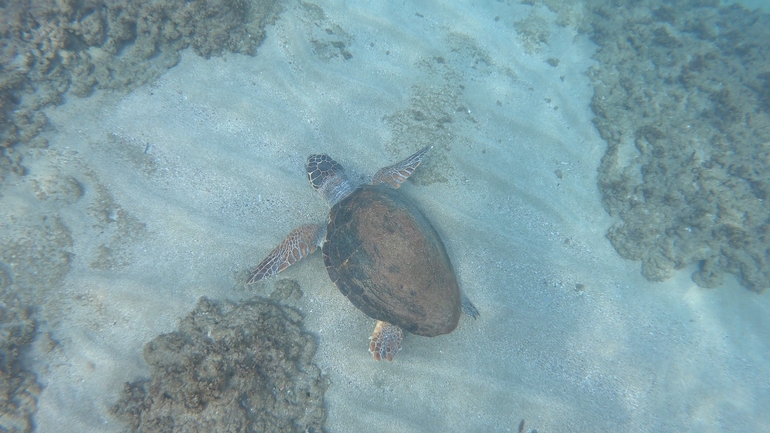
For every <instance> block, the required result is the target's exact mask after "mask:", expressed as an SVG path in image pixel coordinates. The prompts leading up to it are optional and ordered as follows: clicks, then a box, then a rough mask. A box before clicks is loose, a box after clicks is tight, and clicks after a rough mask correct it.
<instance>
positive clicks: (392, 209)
mask: <svg viewBox="0 0 770 433" xmlns="http://www.w3.org/2000/svg"><path fill="white" fill-rule="evenodd" d="M431 147H432V146H428V147H426V148H424V149H422V150H420V151H419V152H417V153H415V154H414V155H412V156H410V157H408V158H406V159H405V160H403V161H401V162H399V163H397V164H395V165H391V166H389V167H385V168H383V169H381V170H380V171H378V172H377V174H375V175H374V178H372V181H371V183H370V184H363V185H360V186H357V185H355V184H354V183H353V182H351V180H350V179H348V177H347V175H346V174H345V170H344V169H343V167H342V165H340V164H339V163H338V162H337V161H335V160H334V159H332V158H331V157H329V156H328V155H325V154H321V155H311V156H310V157H309V158H308V159H307V163H306V164H305V168H306V170H307V174H308V178H309V179H310V184H311V185H312V186H313V188H314V189H315V190H316V191H318V192H319V193H320V194H321V195H322V196H323V197H324V198H325V199H326V200H327V202H329V204H330V205H331V211H330V213H329V223H328V225H321V224H308V225H304V226H301V227H299V228H297V229H295V230H293V231H292V232H291V233H289V235H288V236H287V237H286V239H285V240H284V241H283V242H282V243H281V244H280V245H278V247H276V248H275V249H274V250H273V251H272V252H271V253H270V254H269V255H268V256H267V258H266V259H265V260H264V261H262V263H260V264H259V265H258V266H257V267H256V268H255V269H254V271H253V272H252V274H251V278H250V279H249V284H251V283H255V282H257V281H259V280H261V279H263V278H266V277H270V276H272V275H275V274H277V273H278V272H281V271H282V270H284V269H286V268H287V267H289V266H291V265H292V264H294V263H295V262H297V261H299V260H301V259H302V258H304V257H306V256H308V255H310V254H312V253H313V252H314V251H315V249H316V246H319V247H321V248H322V250H323V257H324V263H325V265H326V270H327V272H328V274H329V277H330V278H331V280H332V281H333V282H334V284H336V285H337V287H338V288H339V290H340V291H341V292H342V294H343V295H345V296H346V297H347V298H348V299H349V300H350V301H351V302H352V303H353V305H355V306H356V307H357V308H358V309H360V310H361V311H363V312H364V313H365V314H366V315H367V316H369V317H371V318H373V319H376V320H377V324H376V326H375V328H374V332H373V333H372V336H371V338H370V344H369V351H370V352H371V353H372V355H373V356H374V359H376V360H378V361H379V360H380V359H381V358H385V359H387V360H388V361H392V360H393V356H394V355H395V354H396V352H398V351H399V350H400V349H401V340H402V339H403V335H404V334H403V331H408V332H411V333H413V334H417V335H422V336H426V337H434V336H437V335H441V334H448V333H450V332H452V331H453V330H454V329H455V327H456V326H457V323H458V321H459V318H460V311H461V310H462V311H464V312H465V313H467V314H469V315H471V316H472V317H473V318H476V317H477V316H478V311H477V310H476V308H475V307H474V306H473V304H472V303H471V302H470V301H469V300H468V299H467V298H466V297H465V296H464V295H463V294H462V292H461V291H460V287H459V286H458V284H457V278H456V276H455V272H454V268H453V267H452V262H451V261H450V260H449V256H448V255H447V253H446V249H445V248H444V243H443V242H442V241H441V238H440V237H439V235H438V233H437V232H436V230H435V229H434V228H433V226H432V225H431V223H430V222H429V221H428V219H427V218H426V217H425V215H423V213H422V212H421V211H420V210H419V209H418V208H417V207H416V206H415V205H414V204H412V202H410V201H409V200H407V199H406V198H405V197H404V196H403V195H402V194H400V193H399V192H398V191H396V189H397V188H398V187H399V186H401V184H402V183H403V182H404V181H405V180H406V179H407V178H408V177H409V176H410V175H411V174H412V173H413V172H414V170H415V169H416V168H417V167H418V166H419V165H420V163H421V162H422V160H423V158H424V157H425V154H426V153H427V152H428V150H430V148H431Z"/></svg>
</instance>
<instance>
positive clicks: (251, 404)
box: [112, 297, 328, 432]
mask: <svg viewBox="0 0 770 433" xmlns="http://www.w3.org/2000/svg"><path fill="white" fill-rule="evenodd" d="M301 320H302V318H301V316H300V315H299V313H297V312H296V311H294V310H292V309H290V308H287V307H281V306H279V305H277V304H275V303H273V302H271V301H268V300H266V299H261V298H258V297H256V298H253V299H251V300H249V301H245V302H243V303H240V304H232V303H223V304H216V303H214V302H213V301H210V300H208V299H206V298H201V300H200V301H199V302H198V305H197V306H196V308H195V310H193V311H192V312H191V313H190V314H189V315H188V316H187V317H186V318H185V319H184V320H183V321H182V323H181V324H180V326H179V330H178V331H177V332H173V333H170V334H164V335H161V336H159V337H157V338H156V339H154V340H153V341H151V342H150V343H148V344H147V345H146V346H145V348H144V359H145V360H146V361H147V363H148V364H150V366H151V367H152V378H151V379H149V380H139V381H136V382H133V383H127V384H126V385H125V389H124V391H123V396H122V397H121V399H120V401H118V402H117V403H116V404H115V406H114V407H113V409H112V411H113V413H114V414H115V415H117V416H118V417H119V418H121V419H123V420H125V421H126V422H128V424H129V426H130V430H131V431H141V432H175V431H180V432H181V431H211V432H213V431H216V432H245V431H260V432H268V431H269V432H321V431H322V429H323V422H324V420H325V418H326V414H325V411H324V407H323V394H324V391H325V390H326V388H327V387H328V383H327V379H326V378H324V377H323V376H322V375H321V373H320V371H319V370H318V368H317V367H316V366H315V365H314V364H312V363H311V359H312V357H313V354H314V353H315V341H314V340H313V338H312V337H311V336H310V335H309V334H306V333H303V332H302V330H301V328H300V323H301Z"/></svg>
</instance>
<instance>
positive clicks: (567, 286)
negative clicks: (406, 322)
mask: <svg viewBox="0 0 770 433" xmlns="http://www.w3.org/2000/svg"><path fill="white" fill-rule="evenodd" d="M574 12H575V13H578V12H579V10H578V9H575V11H574ZM558 18H559V17H557V15H556V14H554V13H552V12H550V11H549V10H548V9H547V8H545V7H543V6H536V7H532V6H528V5H506V4H504V3H492V4H489V5H476V4H463V5H455V6H452V7H446V6H442V5H439V4H434V3H420V4H417V5H413V4H398V5H395V4H388V3H387V2H385V3H384V4H377V3H367V4H363V3H361V4H359V3H355V2H354V3H350V4H346V3H345V2H326V3H318V5H317V6H316V5H313V6H311V5H309V4H290V5H287V6H286V10H285V11H284V12H283V13H282V14H281V17H280V19H279V20H278V21H277V22H276V24H275V25H274V26H273V27H271V28H269V30H268V36H267V39H266V41H265V42H264V44H263V45H262V46H261V47H260V48H259V50H258V54H257V55H256V56H255V57H248V56H241V55H226V56H224V57H222V58H212V59H209V60H206V59H202V58H200V57H198V56H196V55H194V54H193V53H190V52H186V53H184V54H183V56H182V60H181V62H180V63H179V65H178V66H176V67H174V68H173V69H171V70H169V72H168V73H166V74H165V75H163V76H162V77H161V78H160V79H159V80H158V81H156V82H155V83H153V84H152V85H148V86H144V87H141V88H139V89H137V90H135V91H133V92H132V93H130V94H129V95H127V96H125V97H122V98H120V99H116V98H115V97H112V96H109V95H106V94H96V95H94V96H92V97H90V98H87V99H72V100H71V101H68V102H67V103H66V104H64V105H62V106H59V107H56V108H53V109H50V110H48V111H47V115H48V117H49V119H50V121H51V124H52V125H53V126H54V130H53V131H49V132H47V133H46V134H47V137H46V138H47V139H48V142H49V147H48V148H47V149H41V150H38V151H37V152H38V155H37V156H38V157H37V158H35V159H33V160H30V162H29V165H28V170H29V174H28V175H27V176H26V177H25V178H23V179H22V180H19V181H17V182H16V183H13V184H10V185H8V186H7V188H6V191H5V194H4V195H3V197H2V206H3V213H8V217H9V218H11V217H12V218H13V219H15V220H18V221H37V220H38V219H40V218H41V216H43V215H46V214H48V213H49V212H50V211H51V209H53V208H55V209H57V213H56V215H57V216H56V224H60V225H63V226H64V227H66V230H67V232H68V233H69V236H70V238H71V246H69V247H68V250H69V251H68V254H69V260H70V271H69V272H68V273H67V274H66V277H65V278H64V280H63V282H60V283H58V284H56V285H54V286H52V287H47V288H46V289H45V290H44V291H43V292H41V293H40V295H39V296H38V299H39V300H40V305H41V307H40V308H41V312H40V314H41V317H44V320H43V321H41V327H42V328H43V329H42V330H43V331H45V332H46V335H48V336H49V337H48V338H50V339H51V340H52V343H50V344H48V345H47V347H48V350H47V351H46V350H42V349H41V347H40V346H41V344H37V345H35V346H34V347H33V350H32V353H30V354H29V359H30V362H29V366H30V368H31V369H32V370H33V371H35V372H36V374H37V376H38V381H39V382H40V383H41V384H42V385H43V391H42V393H41V394H40V397H39V399H38V411H37V414H36V415H35V418H34V421H35V424H36V426H37V430H38V431H40V432H52V431H58V432H84V431H103V432H109V431H120V430H122V429H124V428H125V426H124V425H123V424H121V423H120V422H119V421H118V420H117V419H115V418H114V417H113V416H112V415H111V414H110V408H111V407H112V405H114V404H115V402H116V401H117V400H118V399H119V397H120V393H121V392H122V390H123V384H124V383H125V382H131V381H135V380H137V379H140V378H145V377H149V375H150V370H149V367H148V366H147V364H146V363H145V362H144V360H143V359H142V349H143V346H144V345H145V344H146V343H147V342H149V341H150V340H152V339H153V338H155V337H156V336H157V335H158V334H162V333H168V332H171V331H174V330H175V329H177V326H178V323H179V321H180V319H182V318H183V317H185V316H186V315H187V314H188V313H189V312H190V311H191V310H193V308H194V307H195V305H196V302H197V300H198V298H200V297H202V296H206V297H209V298H212V299H220V300H232V301H239V300H244V299H247V298H250V297H251V296H253V295H255V294H260V295H264V296H267V295H269V294H270V293H271V292H272V291H273V286H274V284H275V280H269V281H267V282H266V283H260V284H258V285H256V286H249V287H245V286H244V282H245V280H246V278H247V277H248V271H249V269H250V268H251V267H253V266H254V265H256V264H257V263H258V262H259V261H260V260H261V259H262V258H263V257H264V256H265V255H266V254H267V253H268V252H269V251H270V250H271V249H272V248H273V247H274V246H275V245H276V244H277V243H279V242H280V241H281V240H282V239H283V237H284V236H285V235H286V234H287V233H288V232H289V231H290V230H291V229H293V228H294V227H296V226H297V225H299V224H304V223H311V222H324V220H325V218H326V215H327V212H328V207H327V206H326V204H325V203H324V201H323V200H322V199H321V198H320V197H319V196H318V195H317V194H316V193H314V192H313V190H312V189H311V188H310V186H309V185H308V182H307V180H306V176H305V174H304V161H305V158H306V157H307V156H308V155H309V154H312V153H328V154H330V155H332V156H333V157H335V158H336V159H337V160H338V161H339V162H340V163H342V164H343V165H345V166H346V167H347V168H348V170H349V171H350V172H351V173H353V175H354V176H358V175H359V174H361V175H371V174H373V173H374V172H376V170H377V169H378V168H380V167H382V166H385V165H388V164H391V163H393V162H395V161H398V160H400V159H402V158H404V157H406V156H408V155H409V154H411V153H412V152H414V151H416V150H418V149H420V148H421V147H422V146H424V145H426V144H433V145H434V148H433V149H432V151H431V153H430V154H429V157H428V159H427V160H426V162H425V164H424V165H423V166H421V167H420V168H419V170H418V171H417V172H416V173H415V175H414V176H413V179H412V180H411V181H409V182H407V184H406V185H405V186H404V187H402V191H403V193H404V194H405V195H406V196H408V197H409V198H411V199H413V200H414V201H415V202H416V203H418V205H419V206H420V207H421V208H422V209H423V211H424V212H425V213H426V215H427V216H428V217H429V218H430V219H431V220H432V222H433V224H434V226H435V227H436V228H437V230H438V231H439V233H440V234H441V235H442V237H443V239H444V241H445V244H446V246H447V249H448V251H449V254H450V256H451V257H452V260H453V262H454V265H455V268H456V271H457V274H458V277H459V280H460V284H461V286H462V288H463V290H464V291H465V293H466V294H467V295H468V297H469V298H471V299H472V300H473V302H474V303H475V305H476V307H477V308H478V310H479V311H480V313H481V317H480V318H479V319H478V320H475V321H474V320H472V319H470V318H468V317H464V318H462V320H461V323H460V326H459V327H458V329H457V330H456V331H455V332H454V333H452V334H450V335H446V336H441V337H437V338H431V339H428V338H423V337H417V336H407V338H406V339H405V341H404V348H403V350H402V351H401V352H400V353H399V354H398V356H397V358H396V359H395V360H394V361H393V362H392V363H387V362H380V363H377V362H375V361H374V360H373V359H372V357H371V355H370V354H369V353H368V351H367V346H368V343H367V338H368V336H369V335H370V333H371V331H372V328H373V320H371V319H369V318H367V317H366V316H364V315H363V314H362V313H360V312H359V311H358V310H356V309H355V308H354V307H353V306H352V305H351V304H350V303H349V302H348V301H347V300H346V299H345V298H344V297H342V296H341V295H340V294H339V292H338V290H337V289H336V288H335V287H334V285H333V284H332V283H331V281H329V279H328V277H327V276H326V272H325V270H324V268H323V263H322V260H321V257H320V255H315V256H312V257H311V258H309V259H306V260H304V261H302V262H301V263H299V264H297V265H295V266H293V267H292V268H290V269H289V270H287V271H286V272H285V273H283V274H281V277H284V278H289V279H293V280H295V281H296V282H297V283H298V284H299V286H300V287H301V289H302V292H303V293H304V296H302V297H301V298H299V299H297V300H292V301H290V305H292V306H293V307H295V308H297V309H298V310H300V311H301V312H302V314H303V315H304V320H303V326H304V328H305V329H306V330H307V331H308V332H310V333H311V334H312V335H313V336H314V337H315V338H316V340H317V349H316V354H315V358H314V362H315V363H316V364H317V365H318V366H319V368H320V369H321V372H322V373H323V374H324V375H326V377H327V378H328V379H329V381H330V384H331V385H330V386H329V388H328V389H327V390H326V393H325V406H326V414H327V419H326V423H325V429H326V430H327V431H330V432H361V431H399V432H426V431H463V432H472V431H478V432H490V431H517V430H518V426H519V424H520V421H521V420H522V419H523V420H526V428H527V429H536V430H537V431H539V432H549V431H550V432H567V431H570V432H578V431H586V432H588V431H626V432H636V431H638V432H647V431H699V432H716V431H762V430H764V429H767V428H768V426H770V413H769V412H768V411H767V410H766V407H765V406H766V403H764V402H767V401H770V379H769V374H768V370H769V366H768V359H770V350H768V341H770V335H768V332H769V331H768V330H770V314H769V313H770V300H768V297H767V295H766V294H764V295H758V294H756V293H753V292H750V291H749V290H746V289H744V288H741V287H740V286H739V285H738V284H737V282H735V281H734V280H733V279H732V278H728V280H727V282H726V283H725V285H724V286H723V287H721V288H719V289H716V290H704V289H701V288H698V287H697V286H695V284H694V283H693V282H692V281H691V279H690V273H691V272H692V270H690V271H689V272H688V271H687V270H684V271H682V272H680V273H678V274H677V276H676V277H674V278H673V279H671V280H669V281H666V282H664V283H650V282H648V281H646V280H645V279H644V278H643V277H642V276H641V274H640V272H639V265H638V263H635V262H631V261H627V260H624V259H622V258H620V257H619V256H618V254H617V253H616V252H615V250H614V249H613V248H612V246H611V245H610V243H609V241H608V240H607V238H606V237H605V235H606V233H607V230H608V228H609V227H610V226H611V225H612V224H613V219H612V218H611V217H610V216H609V215H607V213H606V212H605V210H604V209H603V208H602V205H601V197H600V195H599V192H598V190H597V180H596V176H597V172H596V167H597V166H598V165H599V160H600V158H601V156H602V155H603V153H604V151H605V146H606V145H605V143H604V142H603V141H602V140H601V138H600V137H599V135H598V133H597V131H596V130H595V128H594V126H593V125H592V123H591V119H592V117H593V114H592V112H591V110H590V108H589V104H590V99H591V96H592V94H593V90H592V88H591V86H590V82H589V78H588V77H587V76H586V71H587V70H588V68H589V67H590V66H592V65H593V64H594V63H593V61H592V60H591V55H592V53H593V50H594V47H593V45H592V44H591V43H590V41H589V40H588V39H587V37H586V36H585V35H583V34H580V33H579V32H577V31H576V30H575V29H573V28H572V27H570V26H569V25H566V26H563V25H557V24H556V23H555V22H556V21H557V19H558ZM526 20H528V21H526ZM522 22H524V24H521V23H522ZM517 23H519V24H517ZM517 26H518V29H519V31H517V30H516V27H517ZM522 29H526V31H522ZM544 38H546V39H547V43H545V42H544ZM67 179H75V180H76V181H77V184H78V185H79V186H80V188H82V194H80V193H71V191H70V190H69V189H67V185H68V182H69V181H68V180H67ZM72 188H76V187H72ZM72 188H70V189H72ZM68 191H70V192H68ZM57 194H58V195H57ZM81 195H82V196H81ZM76 196H77V197H76ZM73 197H74V198H73ZM29 224H30V227H38V226H33V224H32V223H29ZM46 224H49V225H50V224H52V223H50V221H49V222H48V223H46ZM56 227H58V226H56ZM54 229H55V227H54V228H53V229H51V230H54ZM41 290H42V289H41Z"/></svg>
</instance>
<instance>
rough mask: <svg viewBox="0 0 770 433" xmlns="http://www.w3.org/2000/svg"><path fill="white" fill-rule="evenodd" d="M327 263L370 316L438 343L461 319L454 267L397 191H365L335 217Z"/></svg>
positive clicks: (330, 228)
mask: <svg viewBox="0 0 770 433" xmlns="http://www.w3.org/2000/svg"><path fill="white" fill-rule="evenodd" d="M329 220H330V221H329V226H328V228H327V232H326V242H324V245H323V256H324V263H325V264H326V270H327V271H328V272H329V277H330V278H331V280H332V281H333V282H334V284H336V285H337V287H338V288H339V289H340V291H341V292H342V294H343V295H345V296H346V297H347V298H348V299H350V302H352V303H353V305H355V306H356V307H358V309H360V310H361V311H363V312H364V313H366V315H368V316H369V317H371V318H373V319H377V320H383V321H386V322H390V323H393V324H394V325H398V326H399V327H401V328H402V329H404V330H405V331H409V332H411V333H413V334H417V335H424V336H427V337H433V336H436V335H441V334H448V333H450V332H452V331H453V330H454V329H455V327H456V326H457V322H458V320H459V318H460V311H461V300H460V287H459V286H458V285H457V277H456V276H455V272H454V269H453V267H452V262H450V260H449V256H448V255H447V253H446V249H445V248H444V243H443V242H442V241H441V238H440V237H439V235H438V233H437V232H436V230H435V229H434V228H433V226H432V225H431V224H430V222H429V221H428V219H427V218H425V215H423V214H422V212H420V210H419V209H417V207H416V206H415V205H413V204H412V203H411V202H409V201H408V200H407V199H406V198H404V197H403V196H402V195H401V194H400V193H399V192H398V191H396V190H394V189H392V188H389V187H387V186H384V185H377V186H371V185H365V186H362V187H360V188H358V189H357V190H355V191H354V192H353V193H351V194H350V195H349V196H348V197H346V198H345V199H343V200H342V201H340V202H339V203H337V204H336V205H334V206H333V207H332V209H331V212H330V214H329Z"/></svg>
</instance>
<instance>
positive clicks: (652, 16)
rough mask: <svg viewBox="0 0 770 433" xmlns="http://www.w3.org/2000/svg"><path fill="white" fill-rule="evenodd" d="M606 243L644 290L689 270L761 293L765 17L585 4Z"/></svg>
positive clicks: (766, 206)
mask: <svg viewBox="0 0 770 433" xmlns="http://www.w3.org/2000/svg"><path fill="white" fill-rule="evenodd" d="M591 11H592V12H593V14H592V15H591V24H592V27H593V29H592V38H593V40H594V41H595V42H596V43H597V44H598V45H599V49H598V51H597V53H596V56H595V58H596V59H597V60H598V61H599V62H600V66H598V67H595V68H593V69H592V70H591V72H590V75H591V79H592V81H593V84H594V88H595V94H594V98H593V101H592V108H593V111H594V113H595V115H596V117H595V119H594V123H595V124H596V126H597V127H598V129H599V131H600V133H601V135H602V137H603V138H604V139H605V140H607V142H608V149H607V153H606V155H605V156H604V157H603V159H602V162H601V166H600V167H599V187H600V190H601V192H602V195H603V203H604V207H605V209H606V210H607V211H608V212H609V213H610V214H612V215H616V216H618V217H619V218H620V221H619V222H618V223H617V224H616V225H615V226H614V227H612V228H611V229H610V231H609V233H608V234H607V237H608V238H609V240H610V241H611V242H612V245H613V246H614V247H615V249H616V250H617V251H618V253H620V255H622V256H623V257H625V258H628V259H631V260H638V261H641V263H642V273H643V274H644V276H645V277H646V278H647V279H649V280H651V281H663V280H665V279H667V278H669V277H671V276H672V275H673V273H674V272H675V271H676V270H678V269H683V268H685V267H688V266H690V265H697V268H696V270H695V272H694V273H693V274H692V279H693V281H694V282H695V283H697V284H698V285H699V286H701V287H717V286H719V285H720V284H722V282H723V281H724V278H725V275H726V274H733V275H734V276H735V277H736V278H737V279H738V280H739V281H740V283H741V284H742V285H743V286H745V287H747V288H749V289H751V290H754V291H757V292H761V291H763V290H765V289H766V288H768V286H770V262H769V261H768V257H770V202H768V198H770V109H768V107H769V106H770V104H769V103H768V95H770V86H769V85H768V83H769V82H770V79H768V77H770V44H768V41H770V15H768V14H766V13H762V12H759V11H754V12H751V11H748V10H746V9H744V8H742V7H740V6H729V7H722V6H718V2H716V1H673V2H670V1H668V2H664V1H643V2H638V1H616V2H612V4H610V3H599V2H594V3H593V7H592V9H591Z"/></svg>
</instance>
